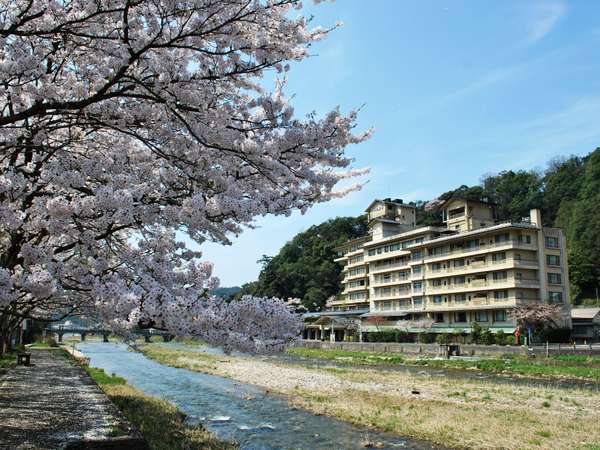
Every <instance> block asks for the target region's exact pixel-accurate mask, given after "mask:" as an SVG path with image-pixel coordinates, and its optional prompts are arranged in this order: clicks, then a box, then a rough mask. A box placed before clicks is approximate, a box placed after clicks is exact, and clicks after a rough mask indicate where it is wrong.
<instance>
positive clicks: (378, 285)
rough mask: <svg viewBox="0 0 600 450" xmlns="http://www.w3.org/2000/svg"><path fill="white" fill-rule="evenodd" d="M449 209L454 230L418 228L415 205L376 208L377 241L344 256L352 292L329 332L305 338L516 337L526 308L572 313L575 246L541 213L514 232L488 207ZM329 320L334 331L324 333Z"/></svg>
mask: <svg viewBox="0 0 600 450" xmlns="http://www.w3.org/2000/svg"><path fill="white" fill-rule="evenodd" d="M441 207H442V210H443V222H444V226H426V227H417V226H416V209H415V207H414V206H413V205H409V204H404V203H403V202H402V200H391V199H385V200H375V201H373V202H372V203H371V204H370V205H369V207H368V208H367V210H366V212H367V214H368V221H369V235H367V236H365V237H362V238H359V239H355V240H352V241H349V242H346V243H345V244H344V245H342V246H341V247H339V248H338V255H339V256H338V258H337V259H336V261H337V262H338V263H340V264H342V265H343V280H342V285H343V290H342V293H341V294H340V295H339V296H338V297H337V298H335V299H333V300H331V301H329V302H328V304H327V308H326V309H327V311H326V312H324V313H321V314H320V316H319V317H320V319H319V320H320V321H321V322H320V324H321V326H320V330H319V332H318V333H317V332H313V333H312V334H311V332H310V329H309V330H308V333H306V334H305V336H306V337H308V338H311V337H312V338H321V339H323V338H326V339H332V340H334V339H335V340H342V339H344V337H345V336H347V335H348V334H354V333H356V332H357V333H358V334H359V335H362V333H364V332H369V331H375V330H381V329H382V328H383V329H386V328H388V329H389V328H397V327H403V329H405V330H407V331H409V332H412V333H419V332H438V333H440V332H453V331H455V330H463V331H464V332H469V330H470V329H471V327H472V325H473V323H475V322H477V323H479V324H480V325H481V326H483V327H487V328H490V329H491V330H492V331H497V330H502V331H504V332H506V333H512V332H514V331H515V324H514V323H513V322H512V321H511V319H510V317H509V314H508V312H509V310H510V309H511V308H514V307H515V306H517V305H521V304H525V303H528V302H546V303H553V304H559V305H563V306H564V308H565V310H568V309H569V289H568V285H569V278H568V271H567V260H566V259H567V254H566V247H565V238H564V235H563V233H562V231H561V230H560V229H557V228H548V227H543V226H542V221H541V214H540V211H539V210H537V209H532V210H531V212H530V217H527V218H524V219H523V220H522V221H521V222H518V223H514V222H498V221H497V220H496V214H495V207H494V205H493V204H490V203H487V202H480V201H473V200H467V199H464V198H458V197H454V198H451V199H449V200H447V201H446V202H445V203H444V204H443V205H442V206H441ZM566 312H568V311H566ZM323 316H328V319H329V323H330V324H333V327H328V326H325V327H324V326H322V325H323V324H325V325H327V323H328V322H327V319H324V318H323ZM315 317H317V316H315ZM335 320H338V322H339V325H338V326H337V329H336V327H335V323H334V321H335ZM344 320H345V321H346V322H345V323H344ZM375 320H379V321H380V322H379V323H377V324H375V325H374V324H373V322H374V321H375ZM332 321H333V322H332ZM348 323H353V324H354V325H357V326H354V327H348V326H347V324H348ZM332 328H333V329H332ZM327 330H329V332H327V335H326V336H324V333H325V332H326V331H327ZM313 331H315V330H313Z"/></svg>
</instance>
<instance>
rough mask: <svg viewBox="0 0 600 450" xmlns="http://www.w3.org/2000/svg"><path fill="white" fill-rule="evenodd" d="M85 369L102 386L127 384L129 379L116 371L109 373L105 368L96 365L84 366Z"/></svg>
mask: <svg viewBox="0 0 600 450" xmlns="http://www.w3.org/2000/svg"><path fill="white" fill-rule="evenodd" d="M82 367H83V368H84V370H85V371H86V372H87V373H88V374H89V376H91V377H92V379H93V380H94V381H95V382H96V383H98V384H99V385H101V386H106V385H119V384H127V380H125V378H122V377H119V376H117V375H115V374H114V373H113V374H111V375H109V374H107V373H106V372H105V371H104V369H98V368H96V367H89V366H85V365H83V366H82Z"/></svg>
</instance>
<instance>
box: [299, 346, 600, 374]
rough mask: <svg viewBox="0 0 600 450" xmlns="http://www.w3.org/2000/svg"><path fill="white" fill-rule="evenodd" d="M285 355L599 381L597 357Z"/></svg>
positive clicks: (337, 352)
mask: <svg viewBox="0 0 600 450" xmlns="http://www.w3.org/2000/svg"><path fill="white" fill-rule="evenodd" d="M288 353H290V354H293V355H296V356H301V357H305V358H316V359H326V360H335V361H338V362H347V363H351V364H362V365H364V364H367V365H373V364H403V365H412V366H429V367H435V368H440V369H444V368H448V369H465V370H466V369H475V370H480V371H483V372H493V373H508V374H512V375H525V376H534V377H538V376H539V377H564V378H585V379H590V380H594V381H597V382H600V357H598V356H585V355H560V356H551V357H549V358H538V359H531V358H527V357H526V356H521V355H514V354H505V355H502V357H500V358H485V359H479V360H468V361H463V360H439V359H422V358H406V357H404V356H402V355H394V354H389V353H372V352H352V351H343V350H329V349H311V348H293V349H290V350H288Z"/></svg>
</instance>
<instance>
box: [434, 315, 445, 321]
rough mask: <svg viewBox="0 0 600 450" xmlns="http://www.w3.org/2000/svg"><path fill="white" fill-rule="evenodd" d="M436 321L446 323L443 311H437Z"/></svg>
mask: <svg viewBox="0 0 600 450" xmlns="http://www.w3.org/2000/svg"><path fill="white" fill-rule="evenodd" d="M435 323H444V314H443V313H436V315H435Z"/></svg>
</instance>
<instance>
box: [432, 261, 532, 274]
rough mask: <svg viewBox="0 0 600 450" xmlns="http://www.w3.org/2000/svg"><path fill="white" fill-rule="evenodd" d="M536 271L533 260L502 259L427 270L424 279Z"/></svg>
mask: <svg viewBox="0 0 600 450" xmlns="http://www.w3.org/2000/svg"><path fill="white" fill-rule="evenodd" d="M514 268H523V269H538V262H537V260H535V259H503V260H500V261H488V262H485V263H483V264H478V265H475V264H473V263H471V264H468V265H467V264H465V265H463V266H459V267H447V268H445V269H428V270H427V271H426V272H425V273H426V275H425V278H439V277H445V276H451V275H465V274H469V273H476V272H484V271H492V270H503V269H514Z"/></svg>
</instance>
